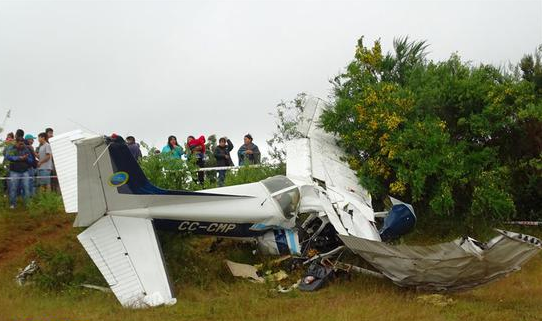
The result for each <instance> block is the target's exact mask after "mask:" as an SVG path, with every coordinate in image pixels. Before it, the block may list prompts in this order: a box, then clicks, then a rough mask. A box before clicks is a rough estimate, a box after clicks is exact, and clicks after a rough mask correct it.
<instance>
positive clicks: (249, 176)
mask: <svg viewBox="0 0 542 321" xmlns="http://www.w3.org/2000/svg"><path fill="white" fill-rule="evenodd" d="M216 144H217V140H216V136H215V135H211V136H209V137H208V139H207V144H206V149H207V150H206V154H207V156H208V160H207V162H206V167H213V166H216V159H215V157H214V154H213V152H214V149H215V147H216ZM142 145H143V146H144V147H145V148H146V149H147V150H148V156H144V157H143V158H142V159H141V160H140V162H139V165H140V166H141V168H142V169H143V172H144V173H145V175H146V176H147V178H148V179H149V181H151V182H152V183H153V184H154V185H156V186H159V187H161V188H165V189H172V190H200V189H202V188H214V187H217V181H216V175H217V173H216V172H215V171H207V172H205V177H206V179H205V184H204V186H201V185H199V184H197V178H196V177H197V175H196V174H197V170H198V166H197V165H196V164H195V160H194V159H189V160H185V159H174V158H172V157H171V156H170V155H168V154H167V153H160V154H156V153H154V150H155V149H154V148H149V147H148V146H147V145H145V144H144V143H142ZM285 173H286V167H285V165H284V164H282V165H270V164H265V163H264V164H262V165H261V166H258V167H249V166H246V167H242V168H239V169H237V170H231V171H228V173H227V175H226V180H225V185H226V186H230V185H238V184H246V183H253V182H258V181H260V180H262V179H265V178H267V177H271V176H275V175H284V174H285Z"/></svg>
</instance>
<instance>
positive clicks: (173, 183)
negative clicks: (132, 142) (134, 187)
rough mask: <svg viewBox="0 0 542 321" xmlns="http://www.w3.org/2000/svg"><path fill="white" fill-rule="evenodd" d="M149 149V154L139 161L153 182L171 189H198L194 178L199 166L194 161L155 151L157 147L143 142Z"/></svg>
mask: <svg viewBox="0 0 542 321" xmlns="http://www.w3.org/2000/svg"><path fill="white" fill-rule="evenodd" d="M141 145H142V146H143V147H144V148H146V149H147V152H148V156H144V157H143V158H142V159H141V160H140V161H139V166H141V169H142V170H143V172H144V173H145V175H146V176H147V178H148V179H149V181H151V182H152V183H153V184H155V185H156V186H159V187H161V188H165V189H171V190H195V189H198V186H197V184H196V181H195V180H194V179H193V175H194V173H196V171H197V169H198V167H197V166H196V164H195V163H194V162H193V161H187V160H184V159H175V158H173V157H172V156H171V153H159V154H157V153H155V151H156V149H155V148H154V147H153V148H150V147H149V146H148V145H146V144H144V143H141Z"/></svg>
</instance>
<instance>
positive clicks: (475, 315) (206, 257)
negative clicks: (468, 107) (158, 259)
mask: <svg viewBox="0 0 542 321" xmlns="http://www.w3.org/2000/svg"><path fill="white" fill-rule="evenodd" d="M72 220H73V216H71V215H67V214H53V213H45V214H39V215H38V214H33V213H30V212H28V211H26V210H24V209H18V210H16V211H7V210H5V209H0V289H1V291H0V321H3V320H84V321H90V320H123V321H125V320H416V321H420V320H514V321H517V320H542V260H541V259H542V255H538V256H537V257H535V258H534V259H533V260H532V261H531V262H529V263H528V264H527V265H526V266H525V267H524V269H523V270H522V271H520V272H518V273H514V274H512V275H511V276H509V277H508V278H505V279H503V280H500V281H498V282H495V283H492V284H490V285H487V286H484V287H481V288H479V289H476V290H473V291H468V292H464V293H459V294H451V295H447V296H446V298H451V299H452V300H453V303H452V304H450V305H447V306H444V307H440V306H437V305H433V304H431V303H424V302H422V301H420V300H419V297H420V296H421V295H423V293H417V292H415V291H413V290H409V289H402V288H399V287H397V286H395V285H393V284H392V283H391V282H389V281H386V280H380V279H375V278H371V277H365V276H359V275H355V276H352V277H351V278H350V279H339V280H336V281H334V282H333V283H332V284H331V285H330V286H328V287H326V288H324V289H322V290H321V291H318V292H314V293H304V292H299V291H297V290H296V291H293V292H291V293H287V294H279V293H277V292H275V291H273V289H274V287H275V284H254V283H250V282H248V281H245V280H240V279H235V278H233V277H232V276H231V275H230V274H229V273H228V271H227V269H226V268H225V266H224V264H223V259H225V258H229V259H232V260H235V261H239V262H247V263H256V262H261V261H262V260H266V259H267V258H264V257H259V256H254V255H252V253H251V246H250V245H249V244H240V243H236V242H233V241H224V242H222V243H221V244H220V245H219V246H218V248H217V250H216V251H215V252H213V253H208V248H209V246H210V244H211V243H212V241H213V239H210V238H198V237H180V236H177V235H171V234H167V233H165V234H160V238H161V240H162V242H163V248H164V251H165V255H166V259H167V263H168V266H169V271H170V274H171V277H172V281H173V283H174V290H175V294H176V297H177V299H178V303H177V304H176V305H174V306H171V307H159V308H153V309H146V310H130V309H124V308H122V307H121V306H120V304H119V303H118V301H117V300H116V298H115V297H114V295H113V294H111V293H102V292H99V291H96V290H90V289H85V288H81V287H79V286H77V284H80V283H83V282H87V283H92V284H98V285H103V284H104V283H103V282H104V281H103V279H102V278H101V276H100V275H99V273H98V272H97V269H96V268H95V267H94V266H93V264H92V263H91V261H90V259H89V258H88V256H87V255H86V253H85V252H84V251H83V249H82V247H81V246H80V245H79V243H78V242H77V240H76V238H75V237H76V235H77V233H79V231H80V230H79V229H75V228H72V227H71V223H72ZM540 231H541V230H540V229H530V230H529V232H531V233H532V234H538V235H540ZM415 238H416V239H420V238H421V237H420V236H416V237H415ZM55 257H56V258H57V259H56V260H55V259H53V258H55ZM59 257H60V258H59ZM66 257H69V258H70V259H69V260H70V262H71V265H70V264H68V265H69V266H68V265H66V264H64V263H66V262H65V261H64V259H65V258H66ZM31 259H37V260H38V261H39V262H40V265H41V266H42V269H43V270H44V271H42V273H43V274H45V275H54V273H58V272H59V271H64V270H66V269H67V270H69V271H71V272H69V273H71V274H70V275H69V277H68V278H66V279H64V282H65V284H54V286H51V284H49V283H47V282H45V283H42V281H43V280H42V281H40V278H39V277H38V276H36V277H35V278H34V284H33V285H29V286H25V287H18V286H16V285H15V282H14V276H15V275H16V274H17V271H18V268H21V267H24V266H25V265H26V264H28V262H29V260H31ZM54 262H56V263H55V264H56V265H55V264H53V263H54ZM66 266H68V267H66ZM42 276H43V275H42ZM288 282H292V281H291V280H290V281H288ZM288 282H286V283H288Z"/></svg>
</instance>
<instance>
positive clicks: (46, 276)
mask: <svg viewBox="0 0 542 321" xmlns="http://www.w3.org/2000/svg"><path fill="white" fill-rule="evenodd" d="M34 254H35V255H36V256H37V259H38V262H39V263H38V265H39V266H40V272H39V273H38V274H37V275H36V278H35V282H36V284H37V285H38V286H39V287H41V288H43V289H46V290H59V289H62V288H63V287H65V286H68V285H70V283H71V282H72V280H73V270H74V258H73V257H72V256H71V255H70V254H69V253H66V252H64V251H62V250H59V249H57V248H54V247H51V246H49V247H47V246H43V245H42V244H38V245H36V246H35V247H34Z"/></svg>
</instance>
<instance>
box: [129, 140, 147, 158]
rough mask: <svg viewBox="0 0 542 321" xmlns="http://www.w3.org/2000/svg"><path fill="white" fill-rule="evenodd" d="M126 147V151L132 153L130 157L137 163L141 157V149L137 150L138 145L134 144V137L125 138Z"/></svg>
mask: <svg viewBox="0 0 542 321" xmlns="http://www.w3.org/2000/svg"><path fill="white" fill-rule="evenodd" d="M126 145H127V146H128V149H129V150H130V153H132V156H134V158H135V159H136V160H137V161H138V160H140V159H141V157H143V155H142V154H141V149H140V148H139V144H138V143H136V140H135V138H134V136H128V137H126Z"/></svg>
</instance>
